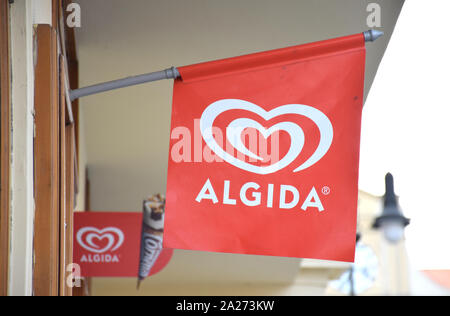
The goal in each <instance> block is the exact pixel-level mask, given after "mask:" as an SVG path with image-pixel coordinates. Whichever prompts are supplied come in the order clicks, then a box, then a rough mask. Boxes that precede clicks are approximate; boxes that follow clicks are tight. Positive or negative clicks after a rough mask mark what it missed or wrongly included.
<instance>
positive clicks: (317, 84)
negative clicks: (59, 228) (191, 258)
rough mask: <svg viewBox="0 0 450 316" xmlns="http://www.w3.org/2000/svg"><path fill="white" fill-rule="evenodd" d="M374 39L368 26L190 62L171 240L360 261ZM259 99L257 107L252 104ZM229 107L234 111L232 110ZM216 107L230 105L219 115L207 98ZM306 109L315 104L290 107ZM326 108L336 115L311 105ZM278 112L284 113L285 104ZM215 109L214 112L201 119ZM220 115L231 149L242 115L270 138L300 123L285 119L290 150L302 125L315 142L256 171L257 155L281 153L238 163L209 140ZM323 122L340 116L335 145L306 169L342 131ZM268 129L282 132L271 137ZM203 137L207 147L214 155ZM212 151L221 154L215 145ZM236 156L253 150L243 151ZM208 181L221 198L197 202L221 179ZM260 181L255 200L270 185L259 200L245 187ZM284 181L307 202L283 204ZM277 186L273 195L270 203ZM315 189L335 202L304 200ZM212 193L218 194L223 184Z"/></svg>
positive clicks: (172, 166)
mask: <svg viewBox="0 0 450 316" xmlns="http://www.w3.org/2000/svg"><path fill="white" fill-rule="evenodd" d="M364 45H365V43H364V37H363V35H362V34H357V35H352V36H347V37H342V38H337V39H332V40H327V41H321V42H317V43H312V44H306V45H299V46H294V47H289V48H284V49H278V50H273V51H268V52H263V53H257V54H251V55H246V56H241V57H235V58H230V59H224V60H219V61H213V62H207V63H202V64H198V65H192V66H186V67H180V68H178V70H179V72H180V74H181V78H182V80H176V81H175V84H174V93H173V107H172V127H171V130H172V133H171V140H170V154H169V167H168V179H167V200H166V215H165V216H166V218H165V229H164V231H165V233H164V246H165V247H168V248H181V249H191V250H202V251H213V252H229V253H241V254H255V255H272V256H284V257H300V258H316V259H327V260H339V261H353V259H354V248H355V238H356V208H357V196H358V163H359V142H360V125H361V111H362V103H363V89H364V66H365V46H364ZM222 100H226V101H222ZM227 100H228V101H227ZM231 104H233V105H231ZM247 105H248V108H244V107H245V106H247ZM285 105H293V106H285ZM229 106H230V110H226V109H227V108H228V107H229ZM233 106H236V107H234V108H233ZM240 106H242V107H243V108H240ZM212 108H214V109H215V113H216V112H221V111H223V112H221V113H219V114H218V115H217V116H216V117H214V115H213V116H211V115H210V114H208V115H206V114H205V113H207V112H208V111H209V110H207V109H212ZM297 108H298V109H299V111H300V112H302V111H303V112H305V113H304V114H301V115H299V114H298V113H294V114H292V113H291V112H289V111H291V110H292V109H297ZM311 108H313V109H312V110H311V111H310V110H308V109H311ZM249 109H254V110H249ZM317 110H318V111H320V112H321V113H322V114H323V115H324V116H325V117H326V119H322V116H321V115H322V114H321V115H319V117H320V118H318V119H317V118H316V120H314V119H312V118H311V114H308V113H310V112H317ZM277 111H281V112H280V113H284V114H280V115H275V114H276V113H278V112H277ZM285 111H287V112H286V113H285ZM213 112H214V111H213ZM288 112H289V113H288ZM303 112H302V113H303ZM208 113H209V112H208ZM204 117H207V118H206V119H205V120H203V121H202V120H201V121H200V123H199V122H198V120H199V119H203V118H204ZM316 117H317V116H316ZM210 118H212V119H211V120H213V124H212V127H213V128H219V129H220V130H221V131H223V135H222V136H223V142H222V144H223V145H220V141H219V140H217V139H216V142H217V143H218V144H219V147H220V146H222V149H223V150H224V151H225V147H226V146H228V145H230V141H229V139H228V140H227V139H226V131H227V130H226V128H227V126H229V125H230V124H231V125H233V124H232V123H236V122H237V121H239V120H240V119H242V118H245V119H246V122H249V121H251V122H256V123H254V124H260V125H261V128H260V129H259V130H258V128H256V127H254V129H255V130H257V131H256V134H257V135H258V137H259V139H262V140H263V142H266V144H265V146H268V147H269V148H271V147H270V146H271V144H272V140H273V142H275V140H274V136H273V134H272V133H270V130H269V128H271V127H273V128H274V129H275V127H277V126H288V125H289V126H291V127H292V126H293V124H295V126H294V127H292V131H293V132H292V134H289V133H288V132H286V131H284V130H283V128H281V131H280V133H279V149H280V154H279V161H281V160H282V159H283V157H284V156H286V155H287V153H289V152H290V150H292V149H293V148H292V146H291V144H294V141H297V142H300V143H301V137H300V136H299V135H300V134H301V132H302V131H303V134H304V146H303V148H302V150H301V152H300V154H298V156H296V158H295V160H293V161H292V162H291V163H289V164H288V165H287V166H285V167H283V168H281V169H280V170H276V171H274V172H267V173H264V172H265V171H264V172H262V173H258V172H256V173H255V172H253V171H249V170H250V169H251V168H253V167H248V166H249V165H251V166H256V167H267V166H269V165H270V164H267V163H266V162H251V161H249V160H248V158H247V160H246V166H247V167H245V168H247V169H242V168H240V167H237V166H236V165H237V164H238V163H236V164H233V163H230V162H228V161H226V160H227V159H221V158H223V157H220V155H217V151H215V150H214V148H211V147H213V146H211V144H209V145H207V144H206V142H205V138H203V137H202V128H201V126H202V125H201V124H203V123H204V122H205V121H208V120H209V119H210ZM196 120H197V121H196ZM323 121H329V123H331V126H332V142H331V145H329V146H328V148H326V147H327V146H325V148H326V149H327V150H326V153H325V154H324V155H323V156H322V157H320V159H318V160H317V161H315V162H314V163H313V164H312V165H311V166H309V167H305V168H304V169H302V170H299V171H297V172H294V170H296V169H297V168H300V166H304V164H305V163H307V162H308V161H309V159H310V157H312V156H313V155H315V153H316V152H317V151H318V148H320V146H323V144H322V142H323V141H324V139H326V137H328V136H330V135H331V133H328V132H326V133H325V132H323V131H324V130H327V129H326V128H324V129H320V128H319V127H318V126H319V125H320V126H322V128H323V126H326V123H324V122H323ZM202 122H203V123H202ZM252 124H253V123H252ZM280 124H281V125H280ZM283 124H284V125H283ZM286 124H287V125H286ZM203 125H204V124H203ZM291 127H289V128H291ZM186 128H187V129H188V130H189V132H190V147H189V148H187V147H183V146H181V147H183V149H182V150H180V141H181V140H182V139H181V138H180V136H179V131H183V130H184V131H186ZM299 128H301V130H299ZM251 129H252V127H249V128H246V129H245V130H246V131H249V130H251ZM176 131H178V132H177V133H175V132H176ZM253 132H255V131H253ZM263 132H267V133H269V134H270V136H268V135H265V136H268V137H267V139H265V138H264V137H261V135H262V133H263ZM327 135H328V136H327ZM219 138H220V137H219ZM184 140H185V139H184ZM241 140H242V142H244V140H243V139H241ZM245 146H248V143H245ZM258 146H262V145H258ZM199 148H202V149H203V153H205V152H206V153H207V155H206V156H204V157H203V158H202V157H201V152H200V151H199V150H198V149H199ZM248 149H249V150H250V151H251V152H254V150H252V149H251V148H248ZM177 151H178V152H179V154H180V155H182V156H183V157H184V158H183V160H182V161H180V159H178V158H177V159H174V155H173V153H174V152H175V153H176V152H177ZM294 151H295V148H294ZM199 153H200V154H199ZM208 153H209V155H208ZM211 153H215V154H216V155H215V156H214V155H213V156H211V155H210V154H211ZM235 156H236V157H238V158H237V159H238V160H241V161H243V160H244V159H243V158H242V156H240V157H239V156H238V155H237V154H236V155H235ZM186 157H191V159H190V160H188V159H186ZM205 157H209V158H211V157H213V158H214V157H215V158H217V159H216V160H217V161H212V162H210V161H211V159H205ZM230 159H231V158H230ZM205 160H207V161H205ZM224 160H225V161H224ZM276 162H277V160H275V161H272V163H271V164H274V163H276ZM252 170H253V169H252ZM258 170H262V169H258ZM264 170H269V169H264ZM208 180H209V183H210V185H211V186H212V188H213V191H214V193H215V195H216V197H217V199H218V202H217V203H215V201H214V200H212V199H200V202H198V201H196V198H198V196H199V193H200V192H201V191H202V189H204V188H205V187H209V186H208V185H207V182H208ZM227 182H228V184H227ZM249 182H252V183H256V184H257V185H258V186H259V189H255V188H250V189H249V190H247V191H245V190H244V195H245V198H247V199H248V200H252V199H253V197H254V196H255V195H254V194H256V195H258V194H261V196H260V199H261V201H260V203H259V205H256V206H248V203H247V204H246V203H244V202H243V201H242V199H241V198H240V193H241V188H242V187H243V185H245V184H246V183H249ZM281 185H288V186H292V187H295V188H296V189H297V190H298V192H299V202H298V204H297V205H296V206H295V207H293V208H289V209H285V208H280V207H281V204H280V190H281ZM227 186H228V187H229V190H228V188H226V187H227ZM271 190H273V201H272V202H269V200H270V198H269V196H271V195H272V194H270V191H271ZM313 190H314V191H315V192H316V193H317V197H318V198H319V200H320V203H321V204H322V206H323V209H322V210H320V209H319V207H318V206H317V207H307V208H306V210H303V209H302V208H301V207H302V205H303V203H304V202H305V199H307V197H308V195H309V194H310V193H311V191H313ZM224 191H229V192H228V193H229V194H227V192H224ZM205 192H206V193H208V194H210V193H211V190H209V189H208V190H206V191H205ZM255 192H260V193H255ZM224 193H225V196H226V197H227V198H228V199H231V200H235V205H231V204H226V203H224V201H225V200H226V199H225V198H224ZM202 197H204V195H202ZM285 197H286V201H285V202H289V201H291V200H292V199H293V197H294V193H290V192H288V193H287V194H286V195H285ZM310 202H317V201H316V198H311V199H310ZM316 205H317V204H316Z"/></svg>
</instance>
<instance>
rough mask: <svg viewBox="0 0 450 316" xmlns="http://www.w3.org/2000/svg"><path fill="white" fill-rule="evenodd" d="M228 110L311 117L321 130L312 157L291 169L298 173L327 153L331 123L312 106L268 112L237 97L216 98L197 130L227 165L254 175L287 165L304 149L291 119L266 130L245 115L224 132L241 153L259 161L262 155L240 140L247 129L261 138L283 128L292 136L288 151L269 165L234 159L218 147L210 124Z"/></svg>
mask: <svg viewBox="0 0 450 316" xmlns="http://www.w3.org/2000/svg"><path fill="white" fill-rule="evenodd" d="M230 110H246V111H249V112H252V113H255V114H257V115H258V116H260V117H262V118H263V119H264V120H266V121H268V120H271V119H273V118H275V117H277V116H280V115H285V114H295V115H302V116H305V117H307V118H309V119H310V120H312V121H313V122H314V123H315V124H316V126H317V127H318V129H319V132H320V142H319V145H318V146H317V149H316V151H315V152H314V153H313V154H312V156H311V157H310V158H309V159H308V160H306V161H305V162H304V163H303V164H302V165H300V166H299V167H297V168H296V169H295V170H294V172H299V171H301V170H304V169H306V168H309V167H311V166H312V165H314V164H315V163H317V162H318V161H319V160H320V159H321V158H322V157H323V156H324V155H325V154H326V153H327V152H328V149H329V148H330V146H331V143H332V141H333V126H332V124H331V122H330V120H329V119H328V117H327V116H326V115H325V114H323V113H322V112H321V111H319V110H317V109H316V108H313V107H311V106H307V105H302V104H287V105H283V106H280V107H278V108H275V109H273V110H271V111H268V112H267V111H265V110H264V109H263V108H261V107H259V106H257V105H256V104H253V103H251V102H248V101H244V100H238V99H226V100H219V101H216V102H214V103H212V104H210V105H209V106H208V107H207V108H206V109H205V111H204V112H203V114H202V117H201V118H200V131H201V134H202V136H203V139H204V140H205V142H206V144H207V145H208V146H209V147H210V148H211V150H213V151H214V153H215V154H216V155H217V156H219V157H220V158H222V159H223V160H224V161H226V162H228V163H229V164H231V165H233V166H235V167H238V168H240V169H243V170H246V171H249V172H253V173H257V174H270V173H274V172H277V171H279V170H281V169H283V168H285V167H287V166H288V165H290V164H291V163H292V162H293V161H294V160H295V159H296V158H297V157H298V155H299V154H300V152H301V151H302V149H303V145H304V142H305V134H304V132H303V130H302V128H301V127H300V126H298V125H297V124H295V123H292V122H281V123H278V124H276V125H274V126H272V127H271V128H269V129H265V128H264V127H263V126H262V125H261V124H259V123H258V122H256V121H254V120H251V119H248V118H240V119H236V120H234V121H233V122H231V123H230V124H229V125H228V127H227V131H226V133H227V139H228V141H229V142H230V143H231V144H232V145H233V146H234V147H235V148H236V149H237V150H239V151H240V152H241V153H243V154H245V155H247V156H249V157H252V158H255V159H258V160H262V158H261V157H259V156H257V155H256V154H254V153H252V152H251V151H249V150H248V149H247V148H246V147H245V145H244V144H243V143H242V140H241V137H240V135H241V133H242V131H243V130H245V129H246V128H255V129H257V130H258V131H259V132H260V133H261V134H262V135H263V136H264V138H267V137H269V136H270V135H271V134H272V133H274V132H276V131H285V132H287V133H288V134H289V136H290V138H291V146H290V148H289V151H288V153H287V154H286V156H285V157H284V158H283V159H281V160H280V161H278V162H277V163H275V164H273V165H270V166H255V165H252V164H249V163H247V162H245V161H242V160H240V159H237V158H235V157H234V156H232V155H230V154H229V153H227V152H226V151H224V150H223V148H221V147H220V146H219V144H217V142H216V140H215V138H214V136H213V132H212V131H213V128H212V127H213V123H214V121H215V119H216V118H217V116H219V115H220V114H222V113H224V112H226V111H230Z"/></svg>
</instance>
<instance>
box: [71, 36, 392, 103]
mask: <svg viewBox="0 0 450 316" xmlns="http://www.w3.org/2000/svg"><path fill="white" fill-rule="evenodd" d="M383 34H384V33H383V32H381V31H378V30H369V31H365V32H363V35H364V40H365V41H366V42H374V41H375V40H377V39H378V38H379V37H381V36H382V35H383ZM179 77H180V73H179V72H178V70H177V68H175V67H172V68H169V69H165V70H162V71H157V72H152V73H149V74H144V75H139V76H133V77H128V78H124V79H119V80H114V81H109V82H105V83H100V84H96V85H93V86H89V87H85V88H80V89H76V90H71V91H70V100H71V101H74V100H76V99H79V98H81V97H85V96H88V95H93V94H97V93H101V92H105V91H110V90H116V89H120V88H125V87H129V86H135V85H139V84H142V83H146V82H152V81H158V80H163V79H176V78H179Z"/></svg>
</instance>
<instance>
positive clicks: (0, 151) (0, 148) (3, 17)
mask: <svg viewBox="0 0 450 316" xmlns="http://www.w3.org/2000/svg"><path fill="white" fill-rule="evenodd" d="M8 21H9V5H8V0H0V74H1V83H0V98H1V109H0V120H1V122H0V136H1V141H0V161H1V171H0V178H1V183H0V296H5V295H7V293H8V270H9V269H8V265H9V199H10V193H9V191H10V185H9V180H10V179H9V178H10V176H9V171H10V126H11V125H10V96H9V89H10V72H9V48H8V46H9V45H8V42H9V23H8Z"/></svg>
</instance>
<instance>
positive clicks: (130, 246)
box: [73, 212, 173, 277]
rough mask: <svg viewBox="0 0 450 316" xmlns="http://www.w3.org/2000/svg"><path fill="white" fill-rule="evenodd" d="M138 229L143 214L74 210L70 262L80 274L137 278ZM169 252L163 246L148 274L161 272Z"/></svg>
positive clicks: (168, 258)
mask: <svg viewBox="0 0 450 316" xmlns="http://www.w3.org/2000/svg"><path fill="white" fill-rule="evenodd" d="M141 228H142V213H118V212H75V214H74V237H73V240H74V242H73V247H74V251H73V256H74V257H73V261H74V263H76V264H79V265H80V270H81V271H80V272H81V276H82V277H137V276H138V268H139V251H140V246H141V231H142V229H141ZM81 230H84V231H81ZM80 231H81V233H80ZM121 236H123V239H122V238H121ZM88 238H90V242H89V240H88ZM109 240H112V241H111V244H110V241H109ZM121 241H122V242H121ZM116 247H117V249H114V248H116ZM172 254H173V249H163V250H162V252H161V254H160V255H159V257H158V259H157V261H156V262H155V265H154V266H153V268H152V269H151V271H150V273H149V275H153V274H156V273H158V272H159V271H161V270H162V269H163V268H164V267H165V266H166V265H167V264H168V263H169V261H170V259H171V258H172Z"/></svg>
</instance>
